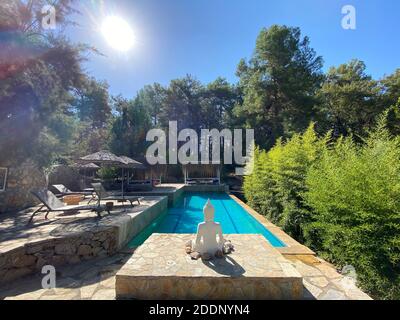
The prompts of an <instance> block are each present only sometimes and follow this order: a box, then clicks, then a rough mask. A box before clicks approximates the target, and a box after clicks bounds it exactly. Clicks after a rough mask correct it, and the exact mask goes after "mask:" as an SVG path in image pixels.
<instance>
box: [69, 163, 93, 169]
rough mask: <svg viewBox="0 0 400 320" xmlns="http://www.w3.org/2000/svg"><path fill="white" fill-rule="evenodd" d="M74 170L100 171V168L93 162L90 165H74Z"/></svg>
mask: <svg viewBox="0 0 400 320" xmlns="http://www.w3.org/2000/svg"><path fill="white" fill-rule="evenodd" d="M72 167H73V168H78V169H89V170H97V169H100V167H99V166H98V165H97V164H94V163H93V162H90V163H75V164H73V165H72Z"/></svg>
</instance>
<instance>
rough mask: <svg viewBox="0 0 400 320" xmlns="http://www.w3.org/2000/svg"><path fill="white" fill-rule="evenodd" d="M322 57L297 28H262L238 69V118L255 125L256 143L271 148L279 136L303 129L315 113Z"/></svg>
mask: <svg viewBox="0 0 400 320" xmlns="http://www.w3.org/2000/svg"><path fill="white" fill-rule="evenodd" d="M321 68H322V58H321V57H320V56H317V55H316V53H315V51H314V50H313V49H312V48H311V47H310V40H309V38H308V37H301V32H300V29H299V28H291V27H287V26H278V25H273V26H272V27H270V28H269V29H263V30H262V31H261V33H260V34H259V36H258V38H257V42H256V48H255V52H254V54H253V57H252V58H251V59H250V61H249V62H246V61H245V60H241V61H240V63H239V66H238V69H237V75H238V77H239V78H240V80H239V87H240V88H241V90H242V93H243V103H242V104H241V105H239V106H238V107H237V108H236V109H235V113H236V116H237V117H239V118H240V119H241V121H243V122H245V123H246V125H247V126H249V127H252V128H257V132H256V137H255V138H256V142H257V144H259V145H260V146H262V147H271V146H272V145H273V144H274V143H275V141H276V139H277V138H278V137H280V136H285V137H287V136H290V135H292V134H293V133H294V132H299V131H301V130H304V129H305V128H306V127H307V125H308V123H309V121H310V120H311V119H313V116H314V113H315V112H314V105H315V98H314V94H315V92H316V90H317V89H318V88H319V86H320V83H321V81H322V78H323V77H322V72H321Z"/></svg>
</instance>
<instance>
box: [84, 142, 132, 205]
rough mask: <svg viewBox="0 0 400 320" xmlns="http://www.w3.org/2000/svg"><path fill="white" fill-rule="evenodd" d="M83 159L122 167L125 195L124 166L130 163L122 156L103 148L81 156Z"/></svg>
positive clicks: (122, 191)
mask: <svg viewBox="0 0 400 320" xmlns="http://www.w3.org/2000/svg"><path fill="white" fill-rule="evenodd" d="M80 160H81V161H84V162H89V163H91V162H92V163H95V164H96V163H97V164H99V165H104V166H109V167H118V168H122V188H121V189H122V190H121V193H122V197H124V177H123V176H124V168H126V166H127V165H128V163H127V162H126V161H125V160H124V159H122V158H121V157H118V156H117V155H115V154H113V153H112V152H110V151H107V150H103V151H99V152H95V153H92V154H89V155H87V156H84V157H82V158H80Z"/></svg>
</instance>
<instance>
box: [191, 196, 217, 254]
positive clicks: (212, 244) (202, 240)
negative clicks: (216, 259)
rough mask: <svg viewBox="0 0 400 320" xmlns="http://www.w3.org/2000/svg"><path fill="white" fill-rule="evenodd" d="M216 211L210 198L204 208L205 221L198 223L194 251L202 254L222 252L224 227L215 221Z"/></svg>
mask: <svg viewBox="0 0 400 320" xmlns="http://www.w3.org/2000/svg"><path fill="white" fill-rule="evenodd" d="M214 212H215V209H214V206H213V205H212V204H211V202H210V200H208V201H207V203H206V204H205V206H204V208H203V213H204V222H201V223H199V224H198V226H197V234H196V239H195V240H194V242H193V243H192V251H193V252H198V253H199V254H200V255H202V256H204V255H210V256H214V255H215V254H216V253H217V252H222V250H223V247H224V243H225V240H224V237H223V235H222V228H221V225H220V224H219V223H218V222H215V221H214Z"/></svg>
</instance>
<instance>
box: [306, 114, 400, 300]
mask: <svg viewBox="0 0 400 320" xmlns="http://www.w3.org/2000/svg"><path fill="white" fill-rule="evenodd" d="M306 190H307V191H306V192H305V193H304V199H305V204H306V205H307V206H309V207H310V208H311V209H312V212H313V214H312V219H313V222H311V223H310V224H309V225H308V226H307V227H306V229H307V232H308V233H309V234H314V238H312V237H307V238H308V242H309V243H311V245H313V246H314V247H315V249H317V251H318V252H319V253H320V254H322V255H323V256H325V257H327V258H328V259H329V260H331V261H332V262H334V263H336V264H337V265H340V266H342V265H345V264H351V265H353V266H354V267H355V268H356V271H357V273H358V276H359V280H360V284H361V286H362V287H363V288H364V289H366V290H367V291H369V292H370V293H372V294H373V295H374V296H377V297H380V298H392V299H393V298H394V299H398V298H400V290H399V274H400V273H399V272H400V264H399V263H400V140H399V138H393V137H391V136H390V135H389V133H388V130H386V129H385V122H384V120H383V118H382V119H381V120H380V121H379V125H378V127H377V128H376V129H375V131H373V132H371V133H370V135H369V137H368V138H367V139H366V141H365V144H363V145H362V146H359V145H356V144H354V142H353V141H352V139H351V138H346V139H340V140H339V141H338V142H337V143H336V144H335V145H334V147H333V148H332V149H330V150H327V151H326V152H324V153H323V154H322V156H321V158H320V160H319V161H318V162H317V163H316V164H315V165H314V166H313V167H312V168H311V169H310V170H309V172H308V175H307V178H306ZM307 232H306V234H307ZM315 235H317V236H315Z"/></svg>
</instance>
